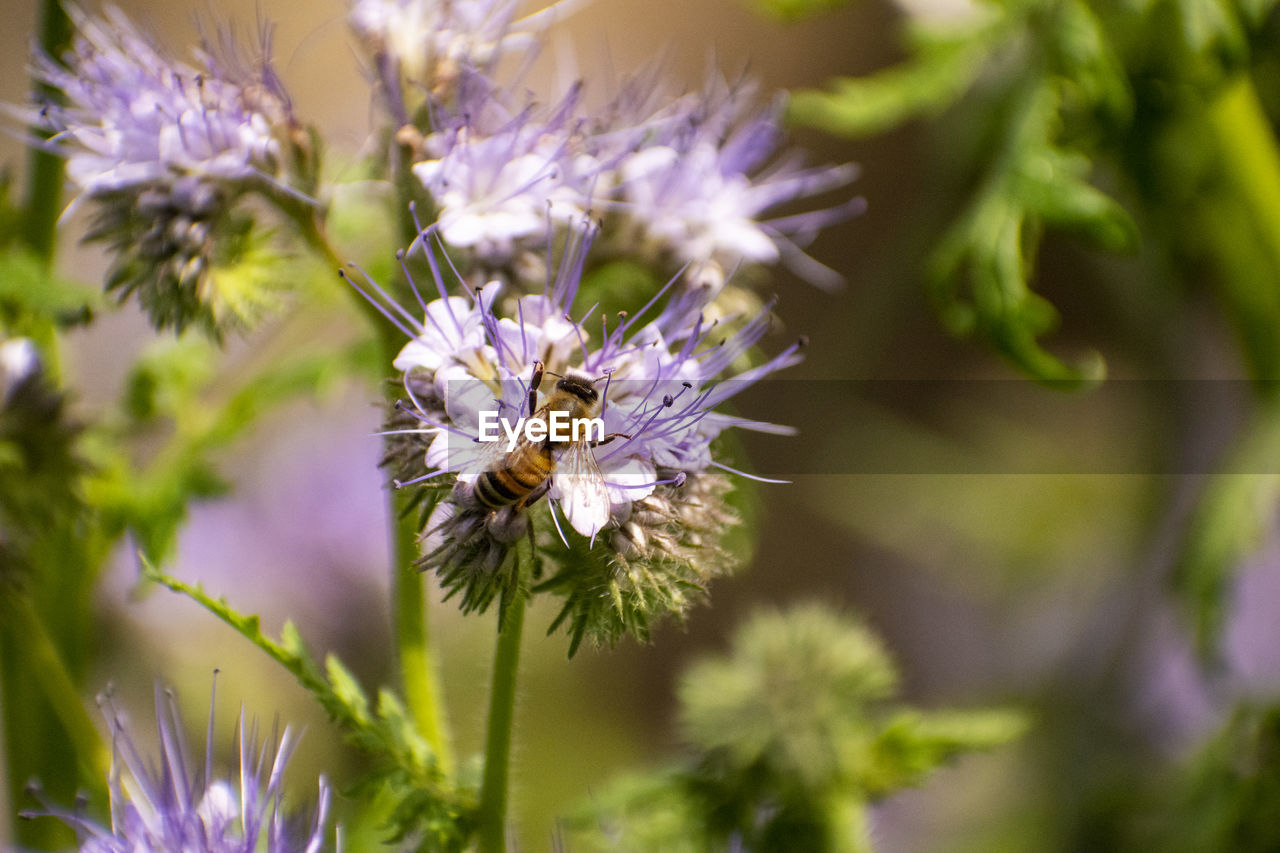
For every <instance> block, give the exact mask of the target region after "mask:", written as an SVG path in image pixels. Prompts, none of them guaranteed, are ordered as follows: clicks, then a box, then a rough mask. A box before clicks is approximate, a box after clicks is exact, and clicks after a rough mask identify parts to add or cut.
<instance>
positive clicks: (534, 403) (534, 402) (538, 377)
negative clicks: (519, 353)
mask: <svg viewBox="0 0 1280 853" xmlns="http://www.w3.org/2000/svg"><path fill="white" fill-rule="evenodd" d="M544 372H545V371H544V369H543V364H542V362H540V361H535V362H534V363H533V378H532V379H530V380H529V414H528V415H526V416H525V417H530V418H531V417H533V413H534V412H536V411H538V386H539V385H541V384H542V375H543V373H544Z"/></svg>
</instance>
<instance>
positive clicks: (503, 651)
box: [477, 590, 526, 853]
mask: <svg viewBox="0 0 1280 853" xmlns="http://www.w3.org/2000/svg"><path fill="white" fill-rule="evenodd" d="M525 598H526V595H525V593H524V591H523V590H517V591H516V593H515V595H514V596H512V600H511V603H510V604H509V605H508V606H507V609H506V614H505V619H502V622H501V624H500V625H499V628H498V643H497V647H496V649H495V650H494V657H493V687H492V689H491V692H490V694H489V724H488V729H487V731H486V732H485V741H484V780H483V782H482V783H481V786H480V812H479V815H478V829H477V840H478V842H479V844H478V849H479V850H480V853H503V851H505V850H506V849H507V845H506V829H507V776H508V770H509V768H510V764H511V724H512V720H513V719H514V717H515V704H516V672H517V670H518V669H519V665H520V636H521V633H522V631H523V629H524V607H525ZM499 618H501V617H499Z"/></svg>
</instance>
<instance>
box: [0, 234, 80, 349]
mask: <svg viewBox="0 0 1280 853" xmlns="http://www.w3.org/2000/svg"><path fill="white" fill-rule="evenodd" d="M101 305H102V295H101V293H100V292H99V291H98V290H97V289H95V288H92V287H89V286H88V285H85V284H81V283H80V282H75V281H71V280H70V279H66V278H63V277H61V276H59V275H56V274H55V273H54V272H53V271H52V270H50V269H49V267H48V266H47V265H46V264H45V263H44V262H43V261H41V260H40V258H39V257H37V256H36V255H35V254H34V253H33V252H31V251H30V250H28V249H26V248H22V247H19V246H13V247H10V248H8V249H5V250H4V251H0V324H3V325H5V326H8V327H9V328H10V329H11V330H12V331H13V332H14V333H23V330H24V328H25V325H26V324H28V323H30V322H31V321H37V322H40V321H43V322H52V323H54V324H56V325H58V326H71V325H76V324H79V323H84V322H87V321H88V320H89V319H91V318H92V316H93V313H94V311H96V310H98V309H99V308H100V307H101Z"/></svg>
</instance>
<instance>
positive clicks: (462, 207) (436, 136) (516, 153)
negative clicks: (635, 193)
mask: <svg viewBox="0 0 1280 853" xmlns="http://www.w3.org/2000/svg"><path fill="white" fill-rule="evenodd" d="M578 96H579V90H578V89H575V90H574V91H573V92H571V93H570V94H569V95H568V96H566V97H565V98H564V99H563V100H562V101H561V102H560V103H559V104H558V105H556V106H555V107H554V108H552V109H549V110H544V109H539V108H537V107H535V106H529V107H527V108H525V109H523V110H521V111H519V112H516V113H512V112H511V111H509V110H507V109H506V108H505V107H504V106H503V104H502V101H501V98H500V95H499V93H496V92H495V91H494V90H493V89H492V86H491V84H490V83H489V82H488V80H486V79H485V78H483V77H481V76H480V75H474V74H473V75H468V77H467V80H466V81H465V83H464V84H463V86H462V94H461V95H460V98H459V100H460V102H461V103H460V105H459V107H458V109H457V111H456V112H453V113H451V114H448V115H445V116H443V117H442V119H441V120H440V121H438V124H439V127H440V129H438V130H436V131H435V132H434V133H432V134H430V135H429V136H427V137H426V138H425V140H424V141H423V151H422V154H423V159H422V160H421V161H420V162H418V163H416V164H415V165H414V167H413V173H414V175H415V176H417V178H418V180H419V181H421V182H422V184H423V186H424V187H425V188H426V189H427V191H428V192H430V194H431V197H432V200H433V201H434V202H435V205H436V208H437V211H438V216H439V219H438V222H437V224H438V228H439V231H440V236H441V237H443V238H444V240H445V241H446V242H447V243H448V244H449V245H451V246H454V247H457V248H461V249H467V250H470V251H471V252H473V253H474V255H475V256H476V257H477V259H479V260H481V261H483V262H484V263H486V264H489V265H502V264H505V263H508V262H510V261H511V260H512V259H513V258H514V256H515V255H516V253H517V251H518V250H519V249H520V248H522V247H527V246H529V245H530V244H531V243H537V244H541V243H542V242H543V239H544V235H545V233H546V223H547V220H548V218H550V219H551V220H552V221H553V222H555V223H557V224H560V225H564V224H566V223H568V222H569V221H571V220H574V219H580V218H581V217H582V215H583V213H584V211H585V208H586V206H587V205H588V204H589V199H590V195H591V191H592V186H593V184H594V183H595V181H596V180H597V178H598V172H599V171H600V165H599V163H598V161H597V160H596V159H595V158H594V157H592V156H590V155H588V154H587V153H585V152H584V151H583V150H582V145H581V130H580V125H581V119H579V118H576V117H575V114H576V112H577V108H578V101H579V97H578Z"/></svg>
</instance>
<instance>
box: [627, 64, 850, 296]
mask: <svg viewBox="0 0 1280 853" xmlns="http://www.w3.org/2000/svg"><path fill="white" fill-rule="evenodd" d="M624 98H625V99H626V101H627V102H626V103H624V104H623V105H622V106H619V107H617V108H615V110H614V111H613V112H614V116H615V118H614V119H613V121H614V122H615V123H619V124H621V127H620V128H614V129H612V130H611V132H610V133H607V134H604V135H602V139H603V140H605V142H606V145H605V146H604V147H605V148H608V147H609V146H616V140H617V139H618V138H619V134H620V132H621V131H623V130H625V129H626V128H627V127H628V125H630V126H631V127H632V128H633V133H632V138H636V139H639V140H640V144H638V145H636V147H635V148H634V150H632V151H630V152H627V153H624V154H621V155H619V156H617V157H616V178H615V180H614V181H613V183H612V189H613V191H612V193H611V195H610V196H609V198H608V201H607V202H606V205H607V207H608V209H610V210H613V211H615V212H616V216H617V218H618V219H619V220H620V224H619V228H620V229H621V230H622V232H623V233H624V234H627V233H631V234H635V235H636V242H637V243H638V244H639V247H640V248H641V250H647V251H650V252H652V251H655V250H656V251H658V252H664V253H668V254H670V255H671V256H672V257H674V258H675V259H676V260H677V261H679V262H680V263H688V264H692V265H694V266H695V267H701V266H711V267H712V268H717V269H719V270H722V271H723V270H732V269H733V268H735V267H736V266H738V265H739V264H742V263H748V264H773V263H775V262H777V261H778V260H780V259H781V260H784V261H786V262H787V263H789V264H790V265H792V266H793V267H795V268H796V270H797V272H799V273H800V274H802V275H804V276H805V277H806V278H808V279H810V280H811V281H813V282H814V283H816V284H821V285H831V284H835V283H838V282H839V276H838V275H837V274H836V273H835V272H833V271H832V270H830V269H827V268H826V267H823V266H822V265H821V264H818V263H817V262H816V261H814V260H813V259H812V258H809V257H808V256H807V255H805V254H804V253H803V251H801V247H802V246H803V245H805V244H807V243H808V242H809V241H810V240H811V239H812V238H813V236H814V235H816V233H817V232H818V230H820V229H821V228H823V227H825V226H826V225H828V224H831V223H832V222H835V221H839V220H841V219H844V218H847V217H848V216H851V215H853V214H855V213H856V212H858V211H860V210H861V209H862V206H863V201H862V199H854V200H852V201H849V202H847V203H845V204H843V205H840V206H838V207H835V208H832V209H828V210H819V211H811V212H807V213H801V214H797V215H792V216H785V217H774V218H767V217H768V215H769V214H770V213H771V212H772V211H774V210H775V209H776V208H778V207H780V206H782V205H784V204H787V203H789V202H795V201H799V200H802V199H806V198H809V197H811V196H815V195H818V194H820V193H824V192H826V191H828V190H831V189H835V188H837V187H840V186H843V185H845V184H847V183H849V182H850V181H852V180H853V179H854V177H855V176H856V174H857V170H856V168H855V167H853V166H851V165H843V166H820V167H805V166H804V165H803V163H802V159H801V158H800V157H799V156H798V154H797V153H795V152H792V153H790V154H787V155H783V156H781V157H779V156H778V151H779V146H780V145H781V142H782V130H781V107H782V105H781V101H779V100H775V101H774V102H773V103H772V104H770V105H768V106H767V107H764V108H760V107H758V106H756V90H755V87H754V86H753V85H751V84H748V83H739V84H737V85H730V84H728V83H726V82H724V81H722V80H719V79H717V78H714V77H713V78H711V79H710V80H709V82H708V85H707V88H706V90H705V91H704V92H703V93H701V94H698V95H687V96H685V97H683V98H680V99H678V100H676V101H674V102H673V103H670V104H667V105H664V106H663V107H661V108H660V109H658V110H657V111H655V112H653V113H651V114H649V115H643V114H642V109H643V108H645V107H646V106H647V105H651V104H652V99H637V98H636V97H635V94H634V93H632V92H625V93H624Z"/></svg>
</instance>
